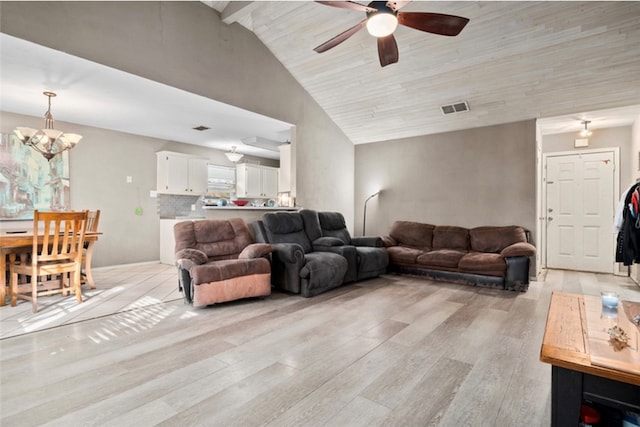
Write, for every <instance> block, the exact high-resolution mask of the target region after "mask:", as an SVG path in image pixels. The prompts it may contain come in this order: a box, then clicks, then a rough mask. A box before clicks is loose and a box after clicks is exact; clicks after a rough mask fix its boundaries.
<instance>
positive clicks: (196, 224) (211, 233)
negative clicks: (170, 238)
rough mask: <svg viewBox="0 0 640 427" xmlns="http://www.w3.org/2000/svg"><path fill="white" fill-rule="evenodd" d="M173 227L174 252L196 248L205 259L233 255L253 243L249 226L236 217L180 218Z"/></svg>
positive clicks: (231, 256)
mask: <svg viewBox="0 0 640 427" xmlns="http://www.w3.org/2000/svg"><path fill="white" fill-rule="evenodd" d="M173 230H174V236H175V239H176V244H175V251H176V252H178V251H180V250H182V249H186V248H192V249H197V250H200V251H202V252H204V253H205V254H206V255H207V257H208V258H209V260H220V259H236V258H238V254H240V252H241V251H242V249H244V248H245V247H246V246H247V245H249V244H251V243H253V240H252V237H251V234H250V233H249V228H248V227H247V225H246V224H245V222H244V220H242V219H240V218H230V219H226V220H217V219H205V220H199V221H182V222H179V223H177V224H176V225H174V227H173Z"/></svg>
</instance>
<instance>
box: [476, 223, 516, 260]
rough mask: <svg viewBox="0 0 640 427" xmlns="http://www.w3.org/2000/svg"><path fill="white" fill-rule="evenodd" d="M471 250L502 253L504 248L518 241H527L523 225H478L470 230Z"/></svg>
mask: <svg viewBox="0 0 640 427" xmlns="http://www.w3.org/2000/svg"><path fill="white" fill-rule="evenodd" d="M469 238H470V243H471V250H472V251H475V252H491V253H496V254H497V253H500V251H502V250H503V249H504V248H506V247H507V246H509V245H512V244H514V243H518V242H526V241H527V236H526V234H525V232H524V229H523V228H522V227H518V226H514V225H512V226H507V227H476V228H472V229H471V230H469Z"/></svg>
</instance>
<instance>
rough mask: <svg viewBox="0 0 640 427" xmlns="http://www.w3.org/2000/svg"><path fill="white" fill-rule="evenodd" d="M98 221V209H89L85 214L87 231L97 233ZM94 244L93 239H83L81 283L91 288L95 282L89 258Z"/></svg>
mask: <svg viewBox="0 0 640 427" xmlns="http://www.w3.org/2000/svg"><path fill="white" fill-rule="evenodd" d="M99 223H100V209H98V210H95V211H89V214H88V216H87V233H97V232H98V224H99ZM95 244H96V241H95V240H91V241H85V242H84V250H83V251H82V273H81V278H80V280H81V282H80V283H81V284H82V285H84V284H85V283H86V284H88V285H89V287H90V288H91V289H95V288H96V284H95V282H94V281H93V275H92V274H91V258H92V256H93V246H94V245H95Z"/></svg>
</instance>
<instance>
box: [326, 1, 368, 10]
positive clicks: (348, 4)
mask: <svg viewBox="0 0 640 427" xmlns="http://www.w3.org/2000/svg"><path fill="white" fill-rule="evenodd" d="M316 3H320V4H324V5H326V6H333V7H339V8H341V9H351V10H357V11H360V12H375V11H376V10H378V9H375V8H373V7H369V6H365V5H363V4H360V3H356V2H354V1H316Z"/></svg>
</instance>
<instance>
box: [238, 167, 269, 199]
mask: <svg viewBox="0 0 640 427" xmlns="http://www.w3.org/2000/svg"><path fill="white" fill-rule="evenodd" d="M277 196H278V168H272V167H269V166H260V165H253V164H249V163H241V164H239V165H236V197H243V198H269V199H275V198H276V197H277Z"/></svg>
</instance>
